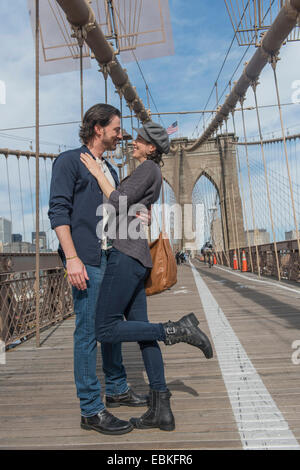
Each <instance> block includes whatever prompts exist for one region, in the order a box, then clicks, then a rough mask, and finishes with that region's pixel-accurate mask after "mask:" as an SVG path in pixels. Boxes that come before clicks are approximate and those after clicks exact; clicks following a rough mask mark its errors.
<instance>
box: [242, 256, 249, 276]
mask: <svg viewBox="0 0 300 470" xmlns="http://www.w3.org/2000/svg"><path fill="white" fill-rule="evenodd" d="M247 271H248V265H247V259H246V254H245V252H244V250H243V253H242V273H246V272H247Z"/></svg>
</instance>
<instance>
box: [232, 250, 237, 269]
mask: <svg viewBox="0 0 300 470" xmlns="http://www.w3.org/2000/svg"><path fill="white" fill-rule="evenodd" d="M233 269H234V270H237V269H238V263H237V256H236V251H234V255H233Z"/></svg>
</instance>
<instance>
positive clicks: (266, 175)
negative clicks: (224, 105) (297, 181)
mask: <svg viewBox="0 0 300 470" xmlns="http://www.w3.org/2000/svg"><path fill="white" fill-rule="evenodd" d="M256 87H257V82H253V83H252V89H253V93H254V99H255V107H256V115H257V124H258V130H259V138H260V147H261V155H262V160H263V164H264V170H265V181H266V186H267V195H268V203H269V211H270V220H271V226H272V233H273V243H274V249H275V259H276V265H277V275H278V281H280V280H281V274H280V267H279V259H278V252H277V243H276V235H275V229H274V220H273V211H272V204H271V195H270V186H269V180H268V174H267V164H266V159H265V152H264V144H263V136H262V130H261V124H260V117H259V111H258V105H257V93H256Z"/></svg>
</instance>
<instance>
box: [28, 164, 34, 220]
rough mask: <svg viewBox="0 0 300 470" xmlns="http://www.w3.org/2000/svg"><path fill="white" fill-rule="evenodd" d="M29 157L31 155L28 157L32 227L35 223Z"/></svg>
mask: <svg viewBox="0 0 300 470" xmlns="http://www.w3.org/2000/svg"><path fill="white" fill-rule="evenodd" d="M29 159H30V157H27V166H28V177H29V186H30V198H31V213H32V227H34V225H35V224H34V209H33V195H32V184H31V175H30V165H29Z"/></svg>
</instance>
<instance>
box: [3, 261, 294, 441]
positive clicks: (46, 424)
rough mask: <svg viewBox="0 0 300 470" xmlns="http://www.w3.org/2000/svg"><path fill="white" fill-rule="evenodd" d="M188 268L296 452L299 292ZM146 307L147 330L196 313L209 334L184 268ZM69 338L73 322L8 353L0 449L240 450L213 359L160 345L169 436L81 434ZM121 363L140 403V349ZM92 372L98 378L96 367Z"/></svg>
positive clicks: (122, 413)
mask: <svg viewBox="0 0 300 470" xmlns="http://www.w3.org/2000/svg"><path fill="white" fill-rule="evenodd" d="M194 264H195V266H196V268H197V270H198V271H199V273H200V275H201V277H202V279H203V280H204V281H205V283H206V285H207V286H208V288H209V290H210V292H211V293H212V294H213V296H214V298H215V299H216V301H217V303H218V304H219V306H220V307H221V309H222V310H223V312H224V314H225V316H226V318H227V320H228V321H229V323H230V325H231V327H232V329H233V331H234V332H235V334H236V335H237V336H238V339H239V341H240V343H241V344H242V346H243V348H244V350H245V351H246V354H247V356H248V358H249V360H251V363H252V364H253V366H254V367H255V369H256V372H257V373H258V374H259V377H260V379H261V380H262V381H263V384H264V385H265V387H266V388H267V390H268V392H269V393H270V395H271V397H272V399H273V401H274V403H275V405H276V406H277V407H278V409H279V410H280V412H281V415H282V417H283V419H284V420H285V422H284V423H283V428H284V426H288V428H289V430H290V431H291V433H293V435H294V437H295V439H296V440H297V441H298V443H299V442H300V373H299V372H300V365H297V364H293V362H292V354H293V352H294V350H293V349H292V343H293V342H294V341H295V340H299V341H300V330H299V327H300V310H299V303H300V302H299V299H300V289H299V288H297V287H293V286H292V290H291V291H289V290H285V289H279V288H278V287H276V282H275V281H270V283H258V282H256V278H255V277H254V276H251V275H248V276H247V277H243V276H242V275H241V277H238V276H236V275H234V274H233V273H232V272H230V271H228V270H226V269H222V268H216V267H214V268H213V269H209V268H208V267H206V266H203V264H200V263H199V262H198V261H194ZM252 277H253V280H252V279H251V278H252ZM148 305H149V317H150V320H151V321H153V322H159V321H162V322H164V321H167V320H169V319H172V320H177V319H178V318H180V316H181V315H182V314H185V313H189V312H191V311H194V312H195V314H196V315H197V317H198V318H199V320H200V327H201V328H202V329H203V330H204V331H205V332H207V333H208V334H210V330H209V326H208V323H207V321H206V317H205V313H204V310H203V306H202V303H201V301H200V297H199V293H198V290H197V286H196V283H195V279H194V275H193V272H192V269H191V267H190V266H189V265H184V266H181V267H180V268H179V276H178V283H177V285H176V286H175V287H174V288H172V289H171V290H170V291H167V292H165V293H163V294H160V295H159V296H156V297H153V298H150V299H149V302H148ZM73 329H74V318H70V319H68V320H66V321H65V322H63V323H62V324H60V325H57V326H56V327H54V328H52V329H48V330H47V331H45V332H43V333H42V335H41V339H42V347H41V348H40V349H38V350H37V349H36V348H35V339H34V338H33V339H31V340H29V341H27V342H25V343H23V344H22V345H20V346H18V347H16V348H15V349H13V350H10V351H8V352H7V354H6V365H0V419H1V428H0V449H63V450H64V449H98V450H101V449H110V450H122V449H123V450H125V449H128V450H131V449H135V450H142V449H151V450H159V449H176V450H183V449H190V450H192V449H242V448H243V447H244V446H243V443H242V439H241V433H240V430H239V424H238V423H237V419H236V416H235V414H234V411H233V408H232V402H231V401H230V399H229V396H230V393H228V390H227V388H226V384H225V381H224V376H223V372H224V371H222V370H221V366H220V363H219V361H218V357H217V354H215V356H214V358H213V359H211V360H206V359H205V358H204V356H203V355H202V353H201V352H200V351H199V350H197V349H196V348H193V347H191V346H188V345H185V344H179V345H174V346H172V347H166V346H165V345H164V344H163V343H161V348H162V352H163V356H164V361H165V368H166V379H167V383H168V387H169V389H170V390H171V392H172V409H173V412H174V415H175V419H176V429H175V431H172V432H163V431H159V430H155V429H153V430H148V431H143V430H134V431H132V432H131V433H129V434H126V435H123V436H105V435H102V434H99V433H96V432H93V431H91V432H87V431H84V430H82V429H81V428H80V426H79V423H80V411H79V406H78V400H77V398H76V391H75V386H74V382H73V354H72V347H73V345H72V341H73V338H72V334H73ZM221 336H222V335H221ZM221 339H222V338H221ZM123 356H124V363H125V365H126V369H127V374H128V381H129V383H130V385H131V386H132V387H133V388H134V389H135V391H138V392H141V393H146V392H147V381H146V376H145V372H144V369H143V363H142V360H141V355H140V352H139V348H138V346H137V345H136V344H133V343H132V344H129V343H127V344H124V346H123ZM298 357H299V358H300V354H299V356H298ZM98 371H99V376H100V379H101V378H103V375H102V371H101V360H100V357H99V363H98ZM144 410H145V409H144V408H139V409H132V408H126V407H122V408H117V409H115V410H114V413H115V415H116V416H118V417H120V418H124V419H128V418H130V417H131V416H139V415H140V414H142V413H143V412H144ZM256 426H257V425H255V426H254V428H253V430H254V432H255V431H258V433H257V436H258V437H259V435H261V434H262V435H263V432H264V431H263V428H260V429H258V430H255V427H256ZM280 429H282V428H280ZM284 429H285V428H284ZM259 433H260V434H259ZM279 434H280V430H279ZM256 438H257V437H256V435H254V437H253V439H256ZM284 438H285V437H284ZM244 448H245V447H244Z"/></svg>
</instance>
